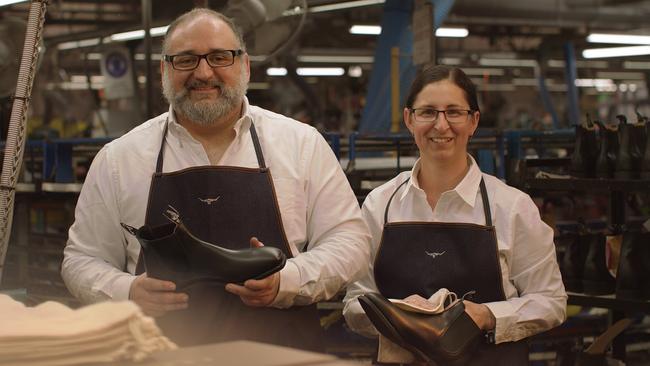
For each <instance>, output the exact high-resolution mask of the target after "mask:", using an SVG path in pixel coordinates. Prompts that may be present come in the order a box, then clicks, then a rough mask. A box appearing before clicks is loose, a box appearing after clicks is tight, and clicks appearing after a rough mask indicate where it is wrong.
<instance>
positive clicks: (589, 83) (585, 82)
mask: <svg viewBox="0 0 650 366" xmlns="http://www.w3.org/2000/svg"><path fill="white" fill-rule="evenodd" d="M575 84H576V86H577V87H579V88H594V87H604V86H611V85H614V86H616V85H615V84H614V80H612V79H576V81H575Z"/></svg>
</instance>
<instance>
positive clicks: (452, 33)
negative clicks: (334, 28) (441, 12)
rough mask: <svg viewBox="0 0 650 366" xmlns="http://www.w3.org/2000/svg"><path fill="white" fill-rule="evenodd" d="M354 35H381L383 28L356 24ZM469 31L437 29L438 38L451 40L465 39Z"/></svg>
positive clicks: (353, 29)
mask: <svg viewBox="0 0 650 366" xmlns="http://www.w3.org/2000/svg"><path fill="white" fill-rule="evenodd" d="M350 33H352V34H367V35H378V34H381V26H379V25H361V24H355V25H353V26H351V27H350ZM468 34H469V31H468V30H467V28H438V29H436V37H451V38H464V37H467V35H468Z"/></svg>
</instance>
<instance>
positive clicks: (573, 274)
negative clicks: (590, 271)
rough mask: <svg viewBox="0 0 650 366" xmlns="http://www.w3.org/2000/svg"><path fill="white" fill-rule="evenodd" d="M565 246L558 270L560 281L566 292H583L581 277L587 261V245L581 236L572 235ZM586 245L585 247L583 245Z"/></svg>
mask: <svg viewBox="0 0 650 366" xmlns="http://www.w3.org/2000/svg"><path fill="white" fill-rule="evenodd" d="M570 235H571V236H572V238H571V239H570V241H569V243H568V244H567V246H566V250H565V251H564V256H563V257H562V263H561V266H560V269H561V270H562V280H563V282H564V286H565V287H566V290H567V291H572V292H583V290H584V289H583V287H582V275H583V273H584V271H585V262H586V260H587V253H588V249H589V246H588V243H584V242H583V240H582V239H583V236H582V235H580V234H578V233H574V234H570ZM585 244H587V245H585Z"/></svg>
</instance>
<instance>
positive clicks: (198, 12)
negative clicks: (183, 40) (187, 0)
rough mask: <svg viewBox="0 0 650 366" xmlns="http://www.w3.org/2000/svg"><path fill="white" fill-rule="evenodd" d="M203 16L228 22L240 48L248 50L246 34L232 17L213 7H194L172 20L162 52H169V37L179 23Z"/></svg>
mask: <svg viewBox="0 0 650 366" xmlns="http://www.w3.org/2000/svg"><path fill="white" fill-rule="evenodd" d="M202 16H208V17H212V18H215V19H219V20H221V21H222V22H224V23H226V24H227V25H228V27H229V28H230V29H231V30H232V32H233V33H234V34H235V38H237V41H238V42H239V48H241V49H242V50H243V51H246V44H245V43H244V36H243V34H242V32H241V30H240V29H239V27H237V25H235V23H234V22H233V21H232V19H230V18H228V17H227V16H225V15H223V14H221V13H219V12H217V11H214V10H212V9H208V8H194V9H192V10H190V11H188V12H186V13H183V14H181V15H180V16H179V17H178V18H176V19H174V21H173V22H171V24H169V28H167V32H166V33H165V39H164V40H163V44H162V53H163V54H167V50H168V48H169V38H170V37H171V35H172V33H174V31H175V30H176V28H177V27H178V26H179V25H181V24H183V23H185V22H187V21H190V20H193V19H196V18H199V17H202Z"/></svg>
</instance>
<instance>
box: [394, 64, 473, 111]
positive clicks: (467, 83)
mask: <svg viewBox="0 0 650 366" xmlns="http://www.w3.org/2000/svg"><path fill="white" fill-rule="evenodd" d="M442 80H449V81H451V82H452V83H454V84H456V85H457V86H458V87H459V88H461V89H463V92H464V93H465V99H467V103H469V109H471V110H472V111H480V109H479V108H478V98H477V96H476V85H474V83H473V82H472V80H471V79H470V78H468V77H467V75H465V73H464V72H463V70H461V69H459V68H457V67H449V66H445V65H431V64H429V65H426V66H424V67H423V68H422V69H420V70H419V71H418V72H417V74H416V75H415V80H413V84H411V89H410V90H409V94H408V97H407V98H406V108H413V103H414V102H415V98H416V97H417V96H418V94H419V93H420V92H421V91H422V89H424V87H425V86H427V85H429V84H431V83H435V82H437V81H442Z"/></svg>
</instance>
